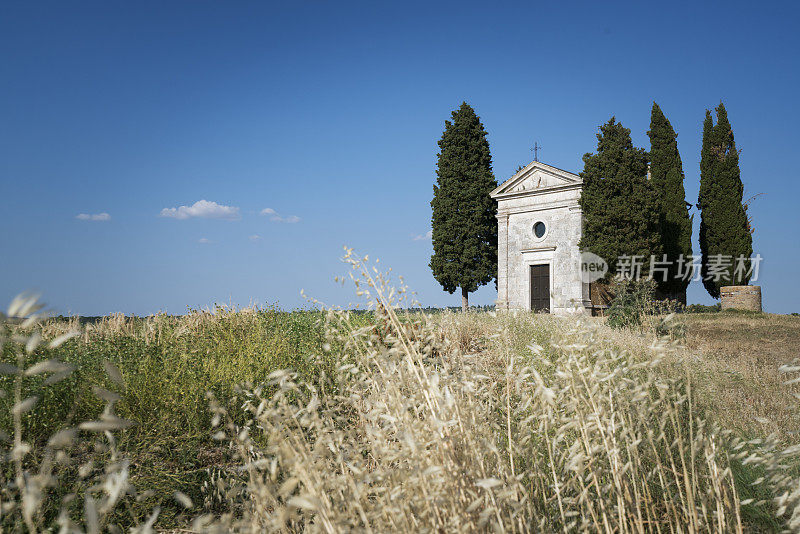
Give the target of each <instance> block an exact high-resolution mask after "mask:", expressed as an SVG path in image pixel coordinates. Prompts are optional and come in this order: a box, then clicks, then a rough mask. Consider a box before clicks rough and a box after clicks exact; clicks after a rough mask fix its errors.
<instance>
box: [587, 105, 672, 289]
mask: <svg viewBox="0 0 800 534" xmlns="http://www.w3.org/2000/svg"><path fill="white" fill-rule="evenodd" d="M583 163H584V169H583V172H582V173H581V178H583V192H582V193H581V199H580V205H581V209H582V211H583V235H582V236H581V240H580V247H581V250H584V251H590V252H593V253H594V254H597V255H598V256H600V257H601V258H603V259H605V260H606V262H608V266H609V276H610V275H612V274H614V273H615V272H616V271H617V268H618V259H619V258H620V257H621V256H640V257H641V261H642V272H641V274H642V275H647V274H648V272H649V271H648V269H649V264H650V256H651V255H653V254H655V255H659V254H660V253H661V238H660V235H659V218H658V210H657V203H656V198H655V194H654V191H653V187H652V184H651V183H650V180H648V179H647V152H646V151H645V150H644V149H642V148H636V147H634V146H633V142H632V141H631V131H630V130H629V129H628V128H625V127H623V126H622V124H621V123H618V122H616V119H615V118H614V117H611V120H609V121H608V122H607V123H606V124H604V125H603V126H601V127H600V132H599V133H598V134H597V153H596V154H585V155H584V156H583Z"/></svg>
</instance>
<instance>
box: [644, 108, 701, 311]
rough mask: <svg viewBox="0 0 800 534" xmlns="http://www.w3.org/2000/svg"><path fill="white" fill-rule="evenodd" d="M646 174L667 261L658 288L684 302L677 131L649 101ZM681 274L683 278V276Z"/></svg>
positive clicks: (688, 226)
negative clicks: (681, 266)
mask: <svg viewBox="0 0 800 534" xmlns="http://www.w3.org/2000/svg"><path fill="white" fill-rule="evenodd" d="M647 135H648V136H649V137H650V162H651V163H650V175H651V182H652V185H653V190H654V192H655V195H656V200H657V202H658V208H659V226H660V234H661V246H662V249H663V252H662V253H663V254H666V255H667V261H668V262H669V267H668V272H667V277H666V280H662V279H660V278H659V279H658V280H657V281H658V283H659V289H660V290H661V292H662V293H664V294H665V295H667V296H670V297H671V298H674V299H677V300H680V301H681V302H686V287H687V286H688V285H689V278H688V277H681V276H679V274H680V273H679V272H678V267H679V263H678V261H679V258H680V257H681V256H683V258H684V261H687V260H689V256H691V255H692V218H691V217H690V216H689V210H688V209H687V207H688V205H687V202H686V190H685V189H684V187H683V164H682V163H681V156H680V154H679V153H678V141H677V139H678V135H677V134H676V133H675V130H674V129H673V128H672V125H671V124H670V123H669V120H667V118H666V117H665V116H664V113H663V112H662V111H661V108H660V107H659V106H658V104H656V103H655V102H653V109H652V111H651V113H650V131H648V132H647ZM684 278H685V279H684Z"/></svg>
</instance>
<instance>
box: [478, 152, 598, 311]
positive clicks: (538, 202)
mask: <svg viewBox="0 0 800 534" xmlns="http://www.w3.org/2000/svg"><path fill="white" fill-rule="evenodd" d="M582 186H583V184H582V181H581V178H580V176H578V175H576V174H573V173H571V172H567V171H565V170H562V169H558V168H556V167H553V166H551V165H547V164H545V163H541V162H539V161H534V162H532V163H530V164H529V165H528V166H526V167H525V168H524V169H521V170H520V171H519V172H517V173H516V174H515V175H514V176H512V177H511V178H509V179H508V180H506V181H505V182H503V183H502V184H501V185H500V186H499V187H498V188H497V189H495V190H494V191H492V193H491V195H492V198H494V199H495V200H496V201H497V204H498V206H497V224H498V228H497V230H498V232H497V245H498V251H497V309H499V310H532V311H543V312H550V313H555V314H568V313H582V312H585V311H589V310H590V309H591V301H590V297H589V284H588V283H586V282H583V281H582V278H581V253H580V250H579V249H578V241H579V240H580V238H581V230H582V215H581V208H580V205H579V204H578V200H579V199H580V196H581V188H582Z"/></svg>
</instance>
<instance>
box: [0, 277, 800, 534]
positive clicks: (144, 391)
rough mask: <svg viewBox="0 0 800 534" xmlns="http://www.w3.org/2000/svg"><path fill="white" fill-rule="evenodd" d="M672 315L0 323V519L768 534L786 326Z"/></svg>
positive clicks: (797, 321) (787, 500) (777, 499)
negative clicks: (660, 325) (664, 322)
mask: <svg viewBox="0 0 800 534" xmlns="http://www.w3.org/2000/svg"><path fill="white" fill-rule="evenodd" d="M377 289H379V288H376V287H375V286H373V288H372V291H373V293H374V294H377V293H375V292H376V290H377ZM378 295H379V294H378ZM679 320H681V321H683V322H684V323H685V325H686V336H685V339H678V340H674V339H673V340H670V339H661V340H657V339H656V336H655V333H654V331H652V330H651V329H649V328H648V327H645V328H643V329H637V330H612V329H610V328H608V327H607V326H606V325H605V324H604V322H603V320H602V319H593V318H584V319H580V320H578V319H574V318H558V317H551V316H547V315H532V314H525V313H520V314H500V315H496V314H494V313H485V312H484V313H471V314H467V315H461V314H454V313H450V312H443V313H435V314H421V313H414V314H402V313H399V314H398V313H395V312H394V311H393V310H392V309H391V308H390V307H385V306H380V307H379V308H378V311H376V312H373V313H359V314H352V313H347V312H307V311H304V312H295V313H284V312H280V311H278V310H274V309H269V308H267V309H244V310H227V309H218V310H216V311H215V313H208V312H196V313H192V314H189V315H187V316H183V317H166V316H156V317H150V318H146V319H141V318H137V319H128V318H124V317H121V316H113V317H108V318H104V319H103V320H100V321H95V322H93V323H91V324H85V325H79V324H77V323H76V322H75V321H72V322H70V321H64V320H50V321H45V322H44V323H43V324H42V326H41V327H31V328H26V329H21V327H20V326H19V325H10V324H6V325H4V326H3V335H2V336H3V339H4V342H3V345H2V361H3V362H4V363H3V365H2V369H1V370H2V372H3V376H2V377H0V387H1V388H2V390H3V391H4V392H5V395H4V396H3V398H2V399H0V403H2V407H0V428H2V430H3V432H4V434H5V436H6V442H5V445H4V453H5V455H6V460H7V461H6V463H5V464H4V466H5V467H4V468H3V471H2V475H3V478H2V481H1V482H2V494H0V495H2V506H3V511H4V512H3V515H2V520H1V521H2V524H3V527H4V528H8V529H12V530H13V529H16V528H20V527H23V526H26V527H27V528H28V529H36V530H39V529H43V528H44V527H46V526H50V525H53V524H55V523H58V522H60V523H61V525H62V526H63V525H65V524H66V525H72V528H81V529H88V530H92V529H93V528H95V527H97V528H98V529H105V528H112V529H113V528H114V526H117V527H119V528H121V529H123V530H127V529H128V528H130V527H132V526H134V525H140V526H141V525H145V527H146V526H147V524H148V521H152V525H154V528H156V527H158V528H178V527H181V528H191V529H194V530H195V531H210V530H213V529H222V530H238V531H253V532H255V531H263V530H272V529H279V528H288V529H289V530H304V529H312V530H325V531H330V532H334V531H341V530H346V529H351V528H355V529H359V530H362V529H366V530H369V529H372V530H374V531H386V530H403V531H407V530H423V529H427V528H431V529H439V530H442V531H451V530H466V531H474V530H505V531H520V532H526V531H542V530H543V531H556V530H564V529H566V530H575V529H579V530H585V529H590V530H605V529H610V530H625V529H629V530H641V531H656V530H659V529H660V530H670V529H671V528H672V529H675V528H677V527H678V525H680V526H681V528H682V529H683V530H684V531H690V532H699V531H711V530H714V531H778V530H780V529H781V528H784V527H785V526H786V525H787V524H791V522H792V521H796V518H794V515H793V514H794V513H795V507H796V505H797V502H798V498H797V496H796V495H795V494H793V493H791V490H792V488H796V487H797V483H796V478H795V477H796V463H795V462H794V460H793V458H792V454H793V452H792V450H791V449H790V450H789V452H788V453H787V452H784V451H785V449H786V448H787V447H789V446H790V445H792V444H793V443H796V431H797V429H798V419H797V410H796V404H795V402H796V401H795V399H794V397H793V396H792V395H793V394H794V393H797V390H796V386H794V385H790V386H787V385H784V384H783V383H784V382H785V381H787V379H788V378H791V377H793V374H794V373H795V370H793V369H787V368H784V371H785V372H779V369H780V367H781V366H782V365H785V364H787V363H789V362H791V361H792V359H794V358H795V357H797V356H798V347H799V346H800V345H798V341H800V318H796V317H788V316H774V315H767V314H760V315H752V314H733V313H715V314H711V313H710V314H684V315H682V316H681V317H680V318H679ZM72 329H77V330H78V331H79V332H80V334H79V335H77V336H76V337H73V338H71V339H68V340H66V341H64V342H63V343H61V344H60V345H59V346H57V347H55V348H48V347H47V343H48V342H49V341H51V340H53V339H56V338H58V336H59V335H62V334H64V333H65V332H68V331H70V330H72ZM37 332H38V333H40V334H41V337H42V341H39V340H38V337H36V336H38V333H37ZM15 335H16V336H18V337H16V338H15V337H14V336H15ZM20 335H22V336H23V337H19V336H20ZM31 340H33V341H31ZM26 347H27V348H26ZM36 362H39V365H38V366H36V365H35V364H36ZM41 362H50V363H41ZM284 369H291V370H292V371H291V372H289V371H283V370H284ZM48 381H49V382H52V383H49V382H48ZM31 399H33V400H31ZM86 421H90V422H94V423H90V424H88V425H87V424H85V423H84V424H83V425H81V422H86ZM72 429H74V431H73V430H72ZM54 434H57V435H58V436H60V437H59V438H58V439H55V440H54V439H53V438H52V436H53V435H54ZM769 436H773V437H772V438H769ZM787 473H788V474H787ZM759 479H763V480H761V481H759ZM754 482H758V484H756V485H753V483H754ZM154 511H157V513H154ZM192 525H193V526H192ZM144 531H146V529H145V530H144Z"/></svg>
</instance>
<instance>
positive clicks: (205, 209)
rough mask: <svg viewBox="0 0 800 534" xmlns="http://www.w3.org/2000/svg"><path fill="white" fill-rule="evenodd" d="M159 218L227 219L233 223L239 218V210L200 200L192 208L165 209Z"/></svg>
mask: <svg viewBox="0 0 800 534" xmlns="http://www.w3.org/2000/svg"><path fill="white" fill-rule="evenodd" d="M159 216H160V217H169V218H170V219H181V220H184V219H191V218H194V217H198V218H202V219H227V220H229V221H232V220H234V219H238V218H239V208H237V207H235V206H224V205H222V204H217V203H216V202H210V201H208V200H198V201H197V202H195V203H194V204H192V205H191V206H180V207H177V208H164V209H163V210H161V213H160V214H159Z"/></svg>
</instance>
